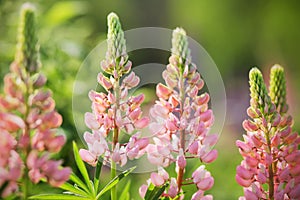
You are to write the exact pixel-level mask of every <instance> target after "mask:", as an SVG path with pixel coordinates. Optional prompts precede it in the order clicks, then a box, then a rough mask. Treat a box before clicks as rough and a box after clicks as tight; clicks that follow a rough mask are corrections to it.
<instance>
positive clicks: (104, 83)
mask: <svg viewBox="0 0 300 200" xmlns="http://www.w3.org/2000/svg"><path fill="white" fill-rule="evenodd" d="M97 80H98V83H100V85H101V86H102V87H104V88H105V89H106V90H109V89H110V88H112V83H111V81H110V80H109V78H107V77H105V76H104V75H103V74H102V73H99V74H98V77H97Z"/></svg>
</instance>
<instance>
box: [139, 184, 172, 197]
mask: <svg viewBox="0 0 300 200" xmlns="http://www.w3.org/2000/svg"><path fill="white" fill-rule="evenodd" d="M168 185H169V184H168V183H165V184H164V185H162V186H160V187H158V186H155V185H153V184H152V183H151V184H150V185H149V187H148V190H147V192H146V195H145V198H144V200H157V199H159V197H160V196H161V195H162V193H163V192H164V191H165V189H166V187H168Z"/></svg>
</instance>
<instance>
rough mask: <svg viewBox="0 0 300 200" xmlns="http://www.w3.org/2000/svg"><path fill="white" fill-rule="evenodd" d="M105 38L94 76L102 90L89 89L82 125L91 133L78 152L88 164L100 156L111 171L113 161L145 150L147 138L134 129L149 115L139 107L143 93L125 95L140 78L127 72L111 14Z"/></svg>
mask: <svg viewBox="0 0 300 200" xmlns="http://www.w3.org/2000/svg"><path fill="white" fill-rule="evenodd" d="M107 37H108V39H107V44H108V49H107V52H106V58H105V60H103V61H102V62H101V68H102V70H103V71H102V72H100V73H99V74H98V76H97V81H98V83H99V84H100V85H101V86H102V87H103V88H104V89H105V92H96V91H93V90H92V91H90V92H89V98H90V100H91V101H92V112H87V113H86V114H85V124H86V125H87V127H88V128H89V129H91V130H92V133H85V134H84V139H85V141H86V143H87V145H88V150H84V149H81V150H80V151H79V153H80V156H81V158H82V159H83V160H84V161H85V162H87V163H88V164H90V165H92V166H95V165H96V163H97V161H98V160H99V158H100V157H102V158H103V161H104V163H111V170H112V171H113V170H115V169H114V168H115V164H118V165H120V166H124V165H126V163H127V161H128V159H129V160H132V159H137V158H139V157H141V156H142V155H143V154H144V153H145V152H146V147H147V145H148V143H149V140H148V139H147V138H143V137H142V136H141V133H140V132H137V131H136V130H141V129H143V128H145V127H146V126H148V124H149V118H148V117H144V116H143V113H142V110H141V104H142V103H143V101H144V98H145V97H144V95H143V94H139V95H137V96H130V95H129V92H130V89H132V88H134V87H136V86H137V85H138V84H139V82H140V78H139V77H138V76H137V75H136V74H135V73H134V72H130V71H131V66H132V63H131V61H129V60H128V56H127V53H126V46H125V43H126V42H125V39H124V34H123V31H122V29H121V24H120V21H119V18H118V17H117V16H116V14H114V13H111V14H110V15H109V16H108V34H107ZM124 132H125V133H126V134H128V135H131V134H133V135H132V136H131V137H130V139H129V141H128V143H124V144H122V143H120V141H119V137H120V134H121V133H124ZM110 138H112V139H110ZM112 174H114V173H112ZM112 178H114V177H112Z"/></svg>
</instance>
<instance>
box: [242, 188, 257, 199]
mask: <svg viewBox="0 0 300 200" xmlns="http://www.w3.org/2000/svg"><path fill="white" fill-rule="evenodd" d="M244 195H245V198H246V199H247V200H259V198H258V197H257V196H256V194H255V193H253V192H252V191H250V190H248V189H245V190H244Z"/></svg>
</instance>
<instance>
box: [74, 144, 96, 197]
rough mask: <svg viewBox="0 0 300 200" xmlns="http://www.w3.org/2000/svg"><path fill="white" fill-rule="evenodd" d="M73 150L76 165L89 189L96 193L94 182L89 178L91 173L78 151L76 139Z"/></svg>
mask: <svg viewBox="0 0 300 200" xmlns="http://www.w3.org/2000/svg"><path fill="white" fill-rule="evenodd" d="M73 152H74V158H75V162H76V165H77V167H78V169H79V171H80V173H81V175H82V177H83V179H84V181H85V183H86V185H87V186H88V189H89V191H90V192H91V193H92V194H94V187H93V186H92V184H91V182H90V178H89V174H88V172H87V169H86V166H85V164H84V162H83V161H82V160H81V157H80V155H79V152H78V147H77V145H76V143H75V142H74V141H73Z"/></svg>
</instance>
